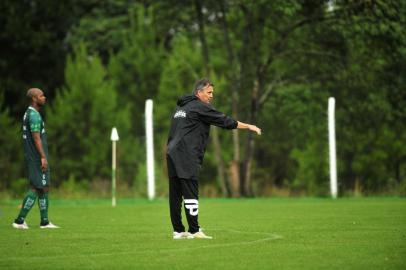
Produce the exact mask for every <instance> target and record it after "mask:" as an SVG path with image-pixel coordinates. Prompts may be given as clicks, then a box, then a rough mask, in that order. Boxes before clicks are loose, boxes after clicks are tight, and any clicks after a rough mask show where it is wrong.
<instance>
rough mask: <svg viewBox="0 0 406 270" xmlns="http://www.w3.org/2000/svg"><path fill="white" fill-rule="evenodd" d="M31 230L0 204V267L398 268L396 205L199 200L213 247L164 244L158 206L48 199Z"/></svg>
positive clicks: (402, 237) (401, 224) (405, 224)
mask: <svg viewBox="0 0 406 270" xmlns="http://www.w3.org/2000/svg"><path fill="white" fill-rule="evenodd" d="M51 203H53V204H52V205H51V208H50V219H51V221H53V222H54V223H55V224H57V225H60V226H61V227H62V228H61V229H59V230H40V229H39V228H38V227H39V226H38V223H39V217H38V216H39V212H38V209H37V208H38V207H35V209H33V210H32V212H31V213H30V214H29V216H28V219H27V222H28V224H29V225H30V229H29V230H26V231H22V230H15V229H13V228H11V226H10V225H11V222H12V219H13V218H14V217H15V215H16V214H17V212H18V209H17V202H7V203H6V202H2V203H0V269H30V270H32V269H117V270H118V269H189V270H195V269H210V270H212V269H406V200H405V199H400V198H366V199H339V200H336V201H332V200H329V199H247V200H226V199H202V200H201V201H200V204H199V206H200V209H199V214H200V222H201V225H202V227H203V228H205V231H206V233H207V234H209V235H212V236H213V237H214V239H213V240H196V239H194V240H172V239H171V233H172V232H171V227H170V223H169V216H168V206H167V201H166V200H158V201H155V202H148V201H146V200H145V201H144V200H134V201H130V200H128V201H119V202H118V203H119V204H118V206H117V207H116V208H114V209H113V208H112V207H111V206H110V205H109V201H107V200H105V201H104V200H98V201H91V200H88V201H55V200H54V201H52V200H51Z"/></svg>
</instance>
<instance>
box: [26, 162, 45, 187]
mask: <svg viewBox="0 0 406 270" xmlns="http://www.w3.org/2000/svg"><path fill="white" fill-rule="evenodd" d="M26 165H27V172H28V181H29V182H30V185H31V186H33V187H35V188H39V189H42V188H45V187H49V185H50V184H51V175H50V172H49V168H48V170H47V171H46V172H42V170H41V161H34V160H29V161H26Z"/></svg>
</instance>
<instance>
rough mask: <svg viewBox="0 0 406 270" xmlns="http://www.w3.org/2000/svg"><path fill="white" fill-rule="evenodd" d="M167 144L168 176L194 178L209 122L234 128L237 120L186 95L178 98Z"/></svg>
mask: <svg viewBox="0 0 406 270" xmlns="http://www.w3.org/2000/svg"><path fill="white" fill-rule="evenodd" d="M177 105H178V106H177V107H176V110H175V113H174V114H173V116H172V124H171V129H170V132H169V138H168V144H167V161H168V174H169V177H179V178H184V179H197V177H198V174H199V170H200V167H201V165H202V163H203V157H204V152H205V150H206V145H207V141H208V138H209V131H210V125H215V126H218V127H221V128H226V129H235V128H237V125H238V123H237V121H235V120H234V119H232V118H231V117H229V116H226V115H225V114H223V113H221V112H219V111H216V110H215V109H214V108H213V107H212V106H211V105H210V104H206V103H204V102H202V101H200V100H199V99H198V98H197V97H196V96H194V95H189V96H183V97H181V98H179V100H178V103H177Z"/></svg>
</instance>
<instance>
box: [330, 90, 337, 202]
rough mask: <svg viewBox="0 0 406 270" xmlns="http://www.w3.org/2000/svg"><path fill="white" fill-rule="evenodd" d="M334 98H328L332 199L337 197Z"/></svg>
mask: <svg viewBox="0 0 406 270" xmlns="http://www.w3.org/2000/svg"><path fill="white" fill-rule="evenodd" d="M334 111H335V99H334V98H333V97H330V98H329V99H328V139H329V153H330V192H331V197H332V198H333V199H336V198H337V162H336V131H335V119H334V118H335V116H334V114H335V113H334Z"/></svg>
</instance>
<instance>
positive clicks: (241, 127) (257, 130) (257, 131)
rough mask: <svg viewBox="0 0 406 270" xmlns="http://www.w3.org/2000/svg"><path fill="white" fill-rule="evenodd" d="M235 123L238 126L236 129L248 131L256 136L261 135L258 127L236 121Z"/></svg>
mask: <svg viewBox="0 0 406 270" xmlns="http://www.w3.org/2000/svg"><path fill="white" fill-rule="evenodd" d="M237 122H238V125H237V128H238V129H249V130H251V131H254V132H256V133H257V134H258V135H261V129H260V128H259V127H257V126H255V125H251V124H246V123H243V122H240V121H237Z"/></svg>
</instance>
